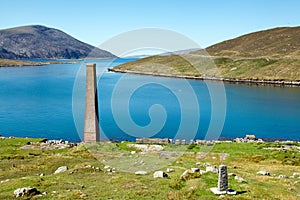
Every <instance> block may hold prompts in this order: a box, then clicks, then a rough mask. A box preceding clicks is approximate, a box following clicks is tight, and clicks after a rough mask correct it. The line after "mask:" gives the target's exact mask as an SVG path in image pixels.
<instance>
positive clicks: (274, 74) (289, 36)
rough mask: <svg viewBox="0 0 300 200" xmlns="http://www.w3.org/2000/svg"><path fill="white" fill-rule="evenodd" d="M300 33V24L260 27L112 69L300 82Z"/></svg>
mask: <svg viewBox="0 0 300 200" xmlns="http://www.w3.org/2000/svg"><path fill="white" fill-rule="evenodd" d="M299 35H300V27H290V28H287V27H284V28H275V29H270V30H265V31H259V32H255V33H250V34H247V35H243V36H240V37H237V38H235V39H232V40H228V41H224V42H221V43H218V44H215V45H212V46H210V47H208V48H206V51H204V50H197V51H193V52H189V53H185V54H180V55H167V56H161V55H157V56H152V57H148V58H144V59H141V60H138V61H134V62H131V63H125V64H123V65H119V66H117V67H115V68H114V69H113V70H112V71H117V72H127V73H132V72H133V73H141V74H151V75H161V74H164V75H167V76H174V77H182V76H184V77H185V78H186V77H190V78H195V79H214V80H224V79H226V80H230V81H237V82H238V81H240V82H244V81H245V80H247V81H250V82H264V81H267V82H268V81H269V82H270V83H272V82H274V81H275V82H277V81H280V83H281V82H282V81H284V83H286V82H299V81H300V56H299V55H300V37H299ZM207 52H208V54H207ZM191 61H192V62H191ZM292 84H293V83H292Z"/></svg>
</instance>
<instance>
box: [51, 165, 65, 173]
mask: <svg viewBox="0 0 300 200" xmlns="http://www.w3.org/2000/svg"><path fill="white" fill-rule="evenodd" d="M67 170H68V167H67V166H61V167H59V168H57V170H56V171H55V172H54V174H58V173H61V172H65V171H67Z"/></svg>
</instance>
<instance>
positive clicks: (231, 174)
mask: <svg viewBox="0 0 300 200" xmlns="http://www.w3.org/2000/svg"><path fill="white" fill-rule="evenodd" d="M228 176H233V177H234V176H236V174H235V173H229V174H228Z"/></svg>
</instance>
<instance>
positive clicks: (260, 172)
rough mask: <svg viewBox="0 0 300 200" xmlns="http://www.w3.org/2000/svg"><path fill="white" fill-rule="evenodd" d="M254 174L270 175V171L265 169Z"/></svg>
mask: <svg viewBox="0 0 300 200" xmlns="http://www.w3.org/2000/svg"><path fill="white" fill-rule="evenodd" d="M256 174H259V175H264V176H270V172H268V171H266V170H260V171H258V172H257V173H256Z"/></svg>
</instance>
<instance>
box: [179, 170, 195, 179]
mask: <svg viewBox="0 0 300 200" xmlns="http://www.w3.org/2000/svg"><path fill="white" fill-rule="evenodd" d="M190 173H192V171H191V170H189V169H187V170H185V171H184V172H183V173H182V174H181V176H180V179H181V180H186V179H187V177H188V175H189V174H190Z"/></svg>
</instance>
